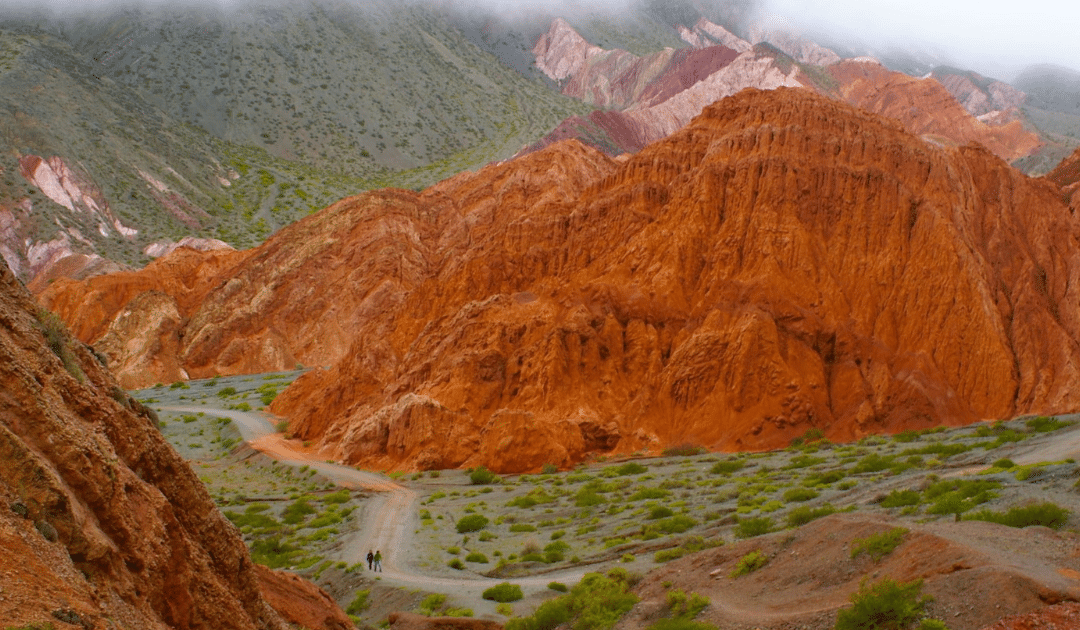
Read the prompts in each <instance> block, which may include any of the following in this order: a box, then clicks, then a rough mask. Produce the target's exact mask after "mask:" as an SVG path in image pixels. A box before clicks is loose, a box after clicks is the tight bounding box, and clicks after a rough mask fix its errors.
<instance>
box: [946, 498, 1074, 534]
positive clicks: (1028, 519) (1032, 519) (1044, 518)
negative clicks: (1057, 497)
mask: <svg viewBox="0 0 1080 630" xmlns="http://www.w3.org/2000/svg"><path fill="white" fill-rule="evenodd" d="M964 519H965V520H972V521H989V522H991V523H998V524H1000V525H1008V526H1009V527H1028V526H1030V525H1042V526H1043V527H1049V528H1051V529H1061V528H1062V527H1064V526H1065V523H1067V522H1068V521H1069V511H1068V510H1066V509H1065V508H1062V507H1058V506H1057V505H1054V504H1053V503H1050V502H1049V501H1044V502H1042V503H1036V504H1033V505H1025V506H1019V507H1013V508H1009V510H1008V511H1006V512H993V511H990V510H980V511H978V512H975V513H974V514H969V515H967V516H965V517H964Z"/></svg>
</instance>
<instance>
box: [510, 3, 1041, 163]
mask: <svg viewBox="0 0 1080 630" xmlns="http://www.w3.org/2000/svg"><path fill="white" fill-rule="evenodd" d="M680 33H681V36H682V37H683V39H684V40H686V41H687V42H689V43H691V45H692V46H694V48H691V49H684V50H679V51H675V50H672V49H665V50H664V51H661V52H658V53H654V54H652V55H649V56H646V57H637V56H635V55H632V54H631V53H628V52H626V51H623V50H604V49H602V48H600V47H597V46H593V45H592V44H589V43H588V42H587V41H586V40H585V39H584V38H583V37H582V36H581V35H579V34H578V33H577V32H576V31H574V29H573V28H572V27H571V26H570V25H569V24H567V23H566V22H564V21H562V20H556V21H555V22H554V23H552V26H551V29H550V30H549V31H548V32H547V33H546V34H545V35H543V36H542V37H541V38H540V39H539V41H538V42H537V44H536V46H535V47H534V49H533V53H534V55H535V56H536V65H537V67H538V68H539V69H540V70H542V71H543V72H545V73H546V74H547V75H548V76H549V77H550V78H552V79H554V80H557V81H559V83H560V86H561V88H562V92H563V94H566V95H568V96H573V97H575V98H579V99H582V100H584V101H585V102H588V103H594V104H598V105H602V106H605V107H607V108H611V109H607V110H605V111H597V112H594V113H592V114H591V115H589V116H588V117H587V118H583V117H580V116H576V117H572V118H569V119H567V120H565V121H563V122H562V123H561V124H560V125H559V126H558V127H557V128H556V129H555V130H553V131H552V133H550V134H549V135H548V136H547V137H545V138H543V139H542V140H540V141H539V142H537V143H536V144H534V145H532V146H531V147H529V148H528V149H526V151H528V150H537V149H540V148H543V147H545V146H548V145H550V144H551V143H553V142H556V141H559V140H565V139H569V138H577V139H579V140H581V141H582V142H584V143H585V144H589V145H591V146H594V147H596V148H598V149H600V150H602V151H604V152H605V153H607V154H608V155H618V154H620V153H633V152H636V151H639V150H640V149H641V148H643V147H644V146H645V145H646V144H648V143H650V142H655V141H656V140H659V139H661V138H664V137H666V136H667V135H669V134H671V133H673V132H674V131H676V130H677V129H680V128H682V127H683V126H684V125H686V124H687V123H688V122H690V120H691V119H692V118H693V117H694V116H697V115H698V113H700V112H701V110H702V108H704V107H705V106H706V105H708V104H710V103H713V102H715V101H717V100H719V99H721V98H724V97H727V96H730V95H732V94H735V93H737V92H739V91H740V90H742V89H745V88H748V87H756V88H761V89H773V88H777V87H781V86H788V87H805V88H807V89H812V90H816V91H818V92H820V93H822V94H826V95H828V96H832V97H835V98H839V99H842V100H845V101H847V102H848V103H851V104H852V105H855V106H856V107H861V108H863V109H866V110H868V111H871V112H874V113H879V114H883V115H885V116H888V117H890V118H893V119H896V120H898V121H900V122H901V123H902V124H903V125H904V126H905V128H906V129H907V130H908V131H910V132H911V133H914V134H916V135H926V136H928V137H930V138H932V139H935V140H937V141H939V142H946V143H952V144H967V143H968V142H979V143H980V144H982V145H983V146H986V147H987V148H989V149H990V150H991V151H993V152H994V153H995V154H997V155H998V156H1000V157H1001V158H1003V159H1005V160H1008V161H1012V160H1015V159H1017V158H1020V157H1024V156H1027V155H1030V154H1032V153H1034V152H1035V151H1036V150H1037V149H1038V148H1039V147H1040V146H1041V145H1042V141H1041V140H1040V138H1039V136H1038V135H1037V134H1036V133H1034V132H1032V131H1030V130H1028V129H1026V128H1025V127H1024V125H1023V123H1022V122H1021V120H1020V113H1019V111H1018V110H1017V109H1016V108H1017V106H1018V105H1019V104H1020V103H1021V102H1022V101H1023V93H1022V92H1020V91H1019V90H1016V89H1015V88H1011V87H1010V86H1008V85H1005V84H1003V83H1000V82H990V81H989V80H984V79H982V78H981V77H979V76H978V75H974V74H973V73H968V74H965V75H962V76H961V75H958V74H949V75H946V74H941V75H940V76H939V77H937V78H926V79H916V78H913V77H910V76H907V75H905V74H902V73H899V72H893V71H891V70H888V69H886V68H885V67H884V66H882V65H881V64H880V63H878V62H877V61H875V60H873V59H870V58H860V59H854V60H848V61H840V58H839V57H838V56H837V55H836V54H835V53H833V52H832V51H829V50H827V49H824V48H821V47H819V46H816V45H814V44H813V43H811V42H808V41H805V40H801V39H799V38H797V37H793V36H790V35H787V34H784V33H782V32H768V31H760V32H757V33H754V34H753V35H754V37H752V39H753V40H754V41H755V42H758V44H757V45H756V46H753V47H752V46H751V44H749V43H747V42H746V41H743V40H741V39H739V38H737V37H735V36H734V35H732V34H731V33H729V32H727V31H726V30H724V29H723V28H722V27H720V26H717V25H715V24H711V23H709V22H708V21H706V20H702V21H700V22H698V23H697V24H696V25H695V26H694V29H693V30H690V29H686V28H682V29H681V30H680ZM717 42H721V43H722V44H720V45H714V44H715V43H717ZM781 51H783V52H781ZM938 78H940V79H941V80H942V81H944V85H943V84H942V83H941V82H939V81H938ZM973 81H978V82H979V85H976V84H975V83H974V82H973ZM980 86H981V87H980ZM961 101H963V102H961ZM965 107H966V109H965ZM990 107H994V108H996V109H993V110H991V109H989V108H990ZM980 115H981V116H980ZM976 116H980V117H978V118H977V117H976Z"/></svg>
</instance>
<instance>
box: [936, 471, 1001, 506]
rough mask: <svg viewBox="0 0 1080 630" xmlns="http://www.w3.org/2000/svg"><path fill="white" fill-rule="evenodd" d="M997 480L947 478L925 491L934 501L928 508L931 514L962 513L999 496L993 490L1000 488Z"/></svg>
mask: <svg viewBox="0 0 1080 630" xmlns="http://www.w3.org/2000/svg"><path fill="white" fill-rule="evenodd" d="M1000 487H1001V484H1000V483H998V482H996V481H985V480H980V481H968V480H964V479H946V480H943V481H938V482H935V483H933V484H931V485H930V487H928V488H927V489H926V491H925V493H924V494H925V496H926V498H927V499H929V500H931V501H933V503H932V504H931V505H930V507H929V508H927V509H926V511H927V513H929V514H961V513H963V512H966V511H968V510H970V509H971V508H973V507H975V506H976V505H980V504H982V503H986V502H987V501H989V500H990V499H993V498H994V497H996V496H997V493H996V492H993V490H995V489H997V488H1000Z"/></svg>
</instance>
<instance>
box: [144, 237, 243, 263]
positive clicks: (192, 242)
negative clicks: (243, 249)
mask: <svg viewBox="0 0 1080 630" xmlns="http://www.w3.org/2000/svg"><path fill="white" fill-rule="evenodd" d="M181 247H187V248H189V249H197V250H199V251H200V252H210V251H214V250H219V249H233V246H232V245H229V244H228V243H226V242H225V241H219V240H217V239H216V238H195V237H193V236H185V237H184V238H182V239H180V242H178V243H172V242H167V241H166V242H161V243H151V244H149V245H147V246H146V247H144V248H143V253H144V254H146V255H147V256H149V257H151V258H161V257H162V256H165V255H166V254H171V253H173V252H174V251H176V250H177V249H178V248H181Z"/></svg>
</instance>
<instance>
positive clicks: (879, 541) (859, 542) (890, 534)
mask: <svg viewBox="0 0 1080 630" xmlns="http://www.w3.org/2000/svg"><path fill="white" fill-rule="evenodd" d="M906 533H908V530H907V529H906V528H904V527H894V528H892V529H890V530H889V531H887V532H881V533H878V534H872V535H870V536H867V537H866V538H856V539H855V540H853V541H852V543H851V557H852V558H857V557H859V556H860V555H861V554H864V553H865V554H867V555H868V556H870V557H871V558H873V560H874V562H880V561H881V559H882V558H884V557H885V556H887V555H889V554H890V553H892V552H893V550H895V549H896V548H897V547H899V546H900V543H902V542H903V541H904V534H906Z"/></svg>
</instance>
